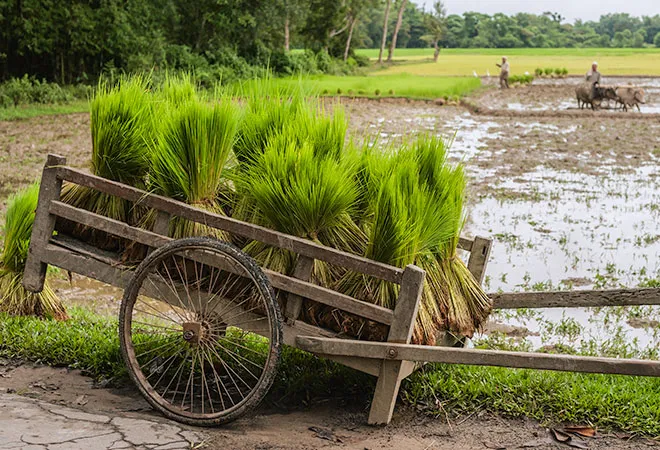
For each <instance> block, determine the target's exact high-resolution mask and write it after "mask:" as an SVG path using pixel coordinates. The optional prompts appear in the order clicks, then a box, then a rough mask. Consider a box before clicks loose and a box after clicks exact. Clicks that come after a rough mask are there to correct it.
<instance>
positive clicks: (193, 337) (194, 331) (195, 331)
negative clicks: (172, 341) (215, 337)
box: [183, 322, 204, 345]
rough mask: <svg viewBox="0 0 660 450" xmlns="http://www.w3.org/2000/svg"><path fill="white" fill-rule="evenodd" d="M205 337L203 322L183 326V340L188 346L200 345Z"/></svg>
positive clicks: (186, 323) (188, 323)
mask: <svg viewBox="0 0 660 450" xmlns="http://www.w3.org/2000/svg"><path fill="white" fill-rule="evenodd" d="M203 337H204V327H202V324H201V322H185V323H184V324H183V340H184V341H186V342H187V343H188V344H190V345H193V344H199V343H200V341H201V340H202V338H203Z"/></svg>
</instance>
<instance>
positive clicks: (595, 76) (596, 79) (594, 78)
mask: <svg viewBox="0 0 660 450" xmlns="http://www.w3.org/2000/svg"><path fill="white" fill-rule="evenodd" d="M586 79H587V81H588V82H589V83H591V85H592V86H594V85H596V84H600V72H599V71H598V63H597V62H596V61H594V62H593V63H592V64H591V70H590V71H589V72H587V77H586Z"/></svg>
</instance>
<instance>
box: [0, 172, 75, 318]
mask: <svg viewBox="0 0 660 450" xmlns="http://www.w3.org/2000/svg"><path fill="white" fill-rule="evenodd" d="M38 198H39V185H38V184H34V185H32V186H30V187H29V188H27V189H25V190H23V191H20V192H18V193H17V194H15V195H13V196H11V197H10V198H9V200H8V207H7V217H6V219H5V228H4V230H5V241H4V245H3V248H2V257H1V258H0V311H3V312H7V313H9V314H14V315H36V316H39V317H48V318H54V319H58V320H66V319H67V318H68V316H67V314H66V309H65V308H64V306H63V305H62V303H61V302H60V300H59V299H58V298H57V295H55V292H53V290H52V289H51V287H50V286H49V285H48V282H47V281H46V283H45V284H44V289H43V290H42V291H41V292H40V293H38V294H35V293H32V292H30V291H28V290H26V289H25V288H24V287H23V284H22V283H23V271H24V270H25V261H26V260H27V254H28V248H29V245H30V238H31V236H32V225H33V223H34V214H35V210H36V209H37V200H38Z"/></svg>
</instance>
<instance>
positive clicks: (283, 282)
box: [50, 202, 393, 325]
mask: <svg viewBox="0 0 660 450" xmlns="http://www.w3.org/2000/svg"><path fill="white" fill-rule="evenodd" d="M50 212H51V213H52V214H55V215H57V216H59V217H63V218H65V219H69V220H72V221H75V222H77V223H80V224H83V225H86V226H88V227H92V228H95V229H97V230H101V231H105V232H107V233H110V234H114V235H116V236H123V237H125V238H128V239H130V240H133V241H135V242H139V243H140V244H144V245H148V246H150V247H160V246H162V245H165V244H166V243H168V242H170V241H172V240H173V239H172V238H168V237H165V236H161V235H159V234H156V233H153V232H151V231H147V230H142V229H139V228H135V227H131V226H130V225H127V224H125V223H123V222H120V221H118V220H114V219H110V218H107V217H104V216H101V215H98V214H94V213H92V212H89V211H85V210H82V209H78V208H74V207H73V206H70V205H67V204H65V203H62V202H52V203H51V206H50ZM193 259H195V258H193ZM202 262H208V261H202ZM213 263H214V264H216V265H218V267H221V266H220V264H221V263H220V262H218V261H213ZM222 268H223V269H226V270H229V271H232V272H233V271H234V269H233V268H232V267H230V266H224V265H223V266H222ZM74 271H77V270H74ZM264 273H265V274H266V276H267V277H268V278H269V279H270V282H271V284H272V285H273V287H274V288H276V289H282V290H283V291H286V292H291V293H293V294H296V295H299V296H301V297H305V298H309V299H312V300H314V301H317V302H319V303H323V304H325V305H328V306H332V307H335V308H338V309H341V310H343V311H347V312H350V313H354V314H357V315H359V316H362V317H365V318H367V319H371V320H375V321H377V322H380V323H383V324H385V325H390V324H391V323H392V317H393V313H392V311H391V310H389V309H387V308H383V307H381V306H378V305H374V304H371V303H367V302H363V301H359V300H357V299H354V298H353V297H349V296H348V295H344V294H340V293H338V292H335V291H333V290H331V289H327V288H324V287H321V286H316V285H314V284H311V283H308V282H305V281H301V280H296V279H295V278H291V277H287V276H286V275H282V274H280V273H277V272H273V271H270V270H264ZM239 275H240V274H239Z"/></svg>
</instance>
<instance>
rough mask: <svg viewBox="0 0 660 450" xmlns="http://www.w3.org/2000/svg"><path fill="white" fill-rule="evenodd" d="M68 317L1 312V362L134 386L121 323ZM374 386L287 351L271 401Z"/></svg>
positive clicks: (358, 393) (361, 391) (364, 393)
mask: <svg viewBox="0 0 660 450" xmlns="http://www.w3.org/2000/svg"><path fill="white" fill-rule="evenodd" d="M68 312H69V315H70V317H71V318H70V319H69V320H67V321H66V322H61V321H56V320H49V319H38V318H36V317H28V316H22V317H18V316H10V315H7V314H4V313H0V357H4V358H16V359H21V360H27V361H35V362H38V363H42V364H48V365H52V366H66V367H70V368H73V369H79V370H81V371H82V372H83V373H85V374H87V375H89V376H91V377H93V378H95V379H97V380H101V379H107V380H112V381H113V383H114V384H123V383H130V381H129V379H128V373H127V371H126V368H125V367H124V362H123V360H122V358H121V352H120V350H119V330H118V328H119V325H118V323H117V319H116V318H114V317H112V318H111V317H107V316H101V315H98V314H96V313H94V312H92V311H89V310H88V309H85V308H80V307H71V308H69V310H68ZM373 386H375V380H374V379H373V378H372V377H370V376H368V375H365V374H363V373H361V372H358V371H356V370H353V369H349V368H347V367H344V366H341V365H339V364H336V363H334V362H332V361H328V360H324V359H320V358H317V357H316V356H313V355H311V354H309V353H305V352H302V351H300V350H297V349H295V348H292V347H284V350H283V351H282V364H281V365H280V369H279V372H278V376H277V378H276V380H275V383H274V384H273V387H272V388H271V390H270V393H269V396H268V401H270V402H271V403H274V404H277V405H301V404H309V403H310V402H312V401H314V400H315V399H319V398H350V399H353V400H358V401H362V402H364V403H366V402H367V400H368V399H369V398H370V395H371V394H372V391H373Z"/></svg>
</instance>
